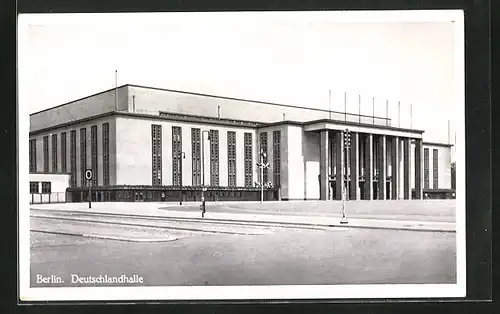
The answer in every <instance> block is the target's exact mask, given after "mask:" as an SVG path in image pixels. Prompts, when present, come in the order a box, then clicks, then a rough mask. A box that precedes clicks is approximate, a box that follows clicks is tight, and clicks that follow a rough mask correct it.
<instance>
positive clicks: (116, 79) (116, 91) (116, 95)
mask: <svg viewBox="0 0 500 314" xmlns="http://www.w3.org/2000/svg"><path fill="white" fill-rule="evenodd" d="M115 111H118V70H115Z"/></svg>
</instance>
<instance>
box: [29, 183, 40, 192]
mask: <svg viewBox="0 0 500 314" xmlns="http://www.w3.org/2000/svg"><path fill="white" fill-rule="evenodd" d="M38 186H39V183H38V182H32V181H30V194H38V193H39V192H38Z"/></svg>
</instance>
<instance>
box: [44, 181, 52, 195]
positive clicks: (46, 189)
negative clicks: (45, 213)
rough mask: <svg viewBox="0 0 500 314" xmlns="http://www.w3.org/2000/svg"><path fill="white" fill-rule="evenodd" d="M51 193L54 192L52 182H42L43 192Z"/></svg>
mask: <svg viewBox="0 0 500 314" xmlns="http://www.w3.org/2000/svg"><path fill="white" fill-rule="evenodd" d="M50 193H52V184H51V182H42V194H50Z"/></svg>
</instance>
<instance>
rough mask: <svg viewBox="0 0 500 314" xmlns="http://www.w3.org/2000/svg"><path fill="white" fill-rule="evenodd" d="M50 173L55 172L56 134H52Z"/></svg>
mask: <svg viewBox="0 0 500 314" xmlns="http://www.w3.org/2000/svg"><path fill="white" fill-rule="evenodd" d="M52 172H57V134H52Z"/></svg>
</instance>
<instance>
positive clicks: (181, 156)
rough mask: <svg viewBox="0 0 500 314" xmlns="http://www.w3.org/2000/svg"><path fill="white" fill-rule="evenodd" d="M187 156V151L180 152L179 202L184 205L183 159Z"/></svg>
mask: <svg viewBox="0 0 500 314" xmlns="http://www.w3.org/2000/svg"><path fill="white" fill-rule="evenodd" d="M184 158H186V153H184V152H180V153H179V184H180V196H179V198H180V199H179V204H180V205H182V159H184Z"/></svg>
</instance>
